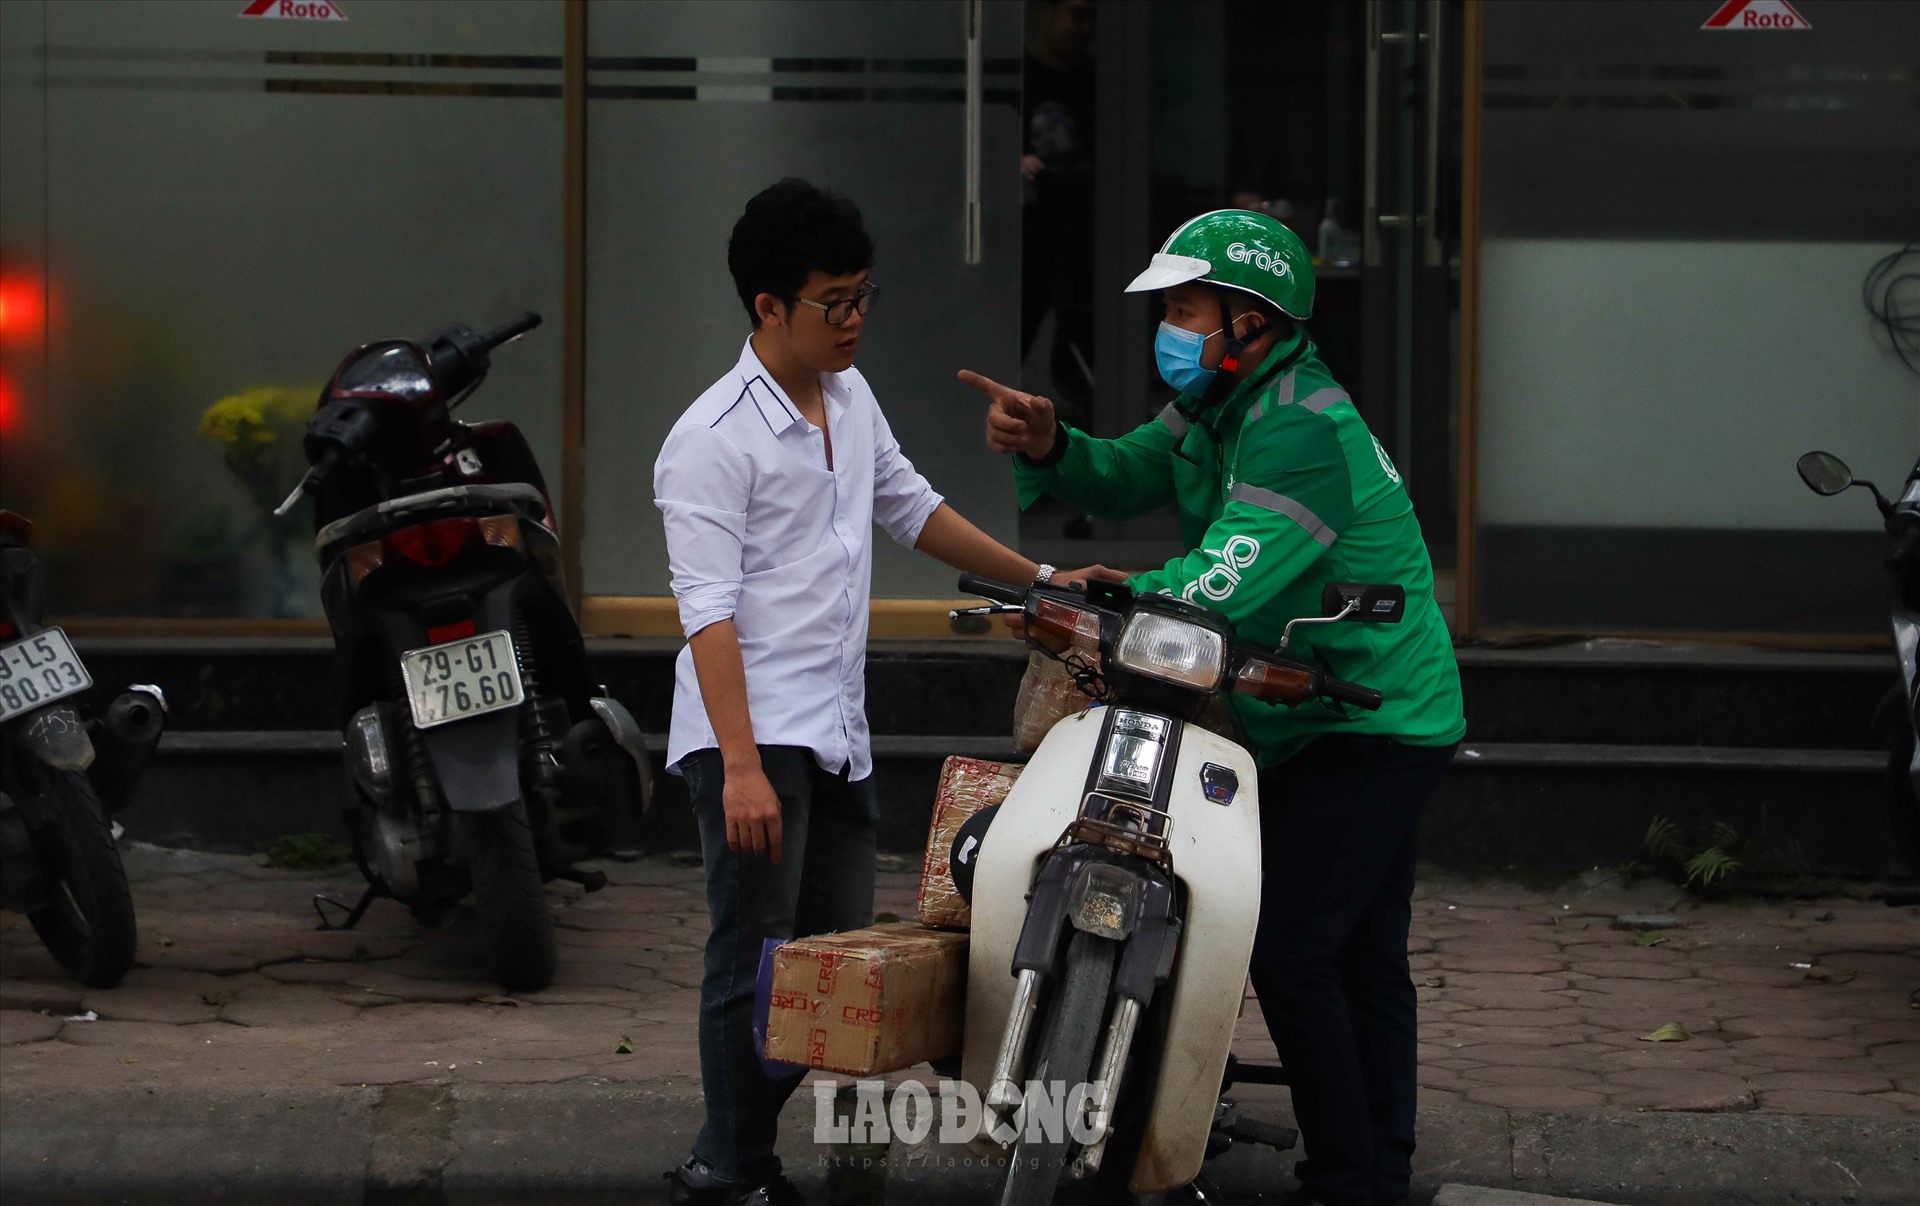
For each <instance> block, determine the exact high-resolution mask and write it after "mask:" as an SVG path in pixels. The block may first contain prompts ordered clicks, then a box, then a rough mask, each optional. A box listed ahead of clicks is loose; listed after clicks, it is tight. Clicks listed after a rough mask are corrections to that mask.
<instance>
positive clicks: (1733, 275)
mask: <svg viewBox="0 0 1920 1206" xmlns="http://www.w3.org/2000/svg"><path fill="white" fill-rule="evenodd" d="M1710 8H1711V6H1708V5H1702V6H1698V8H1696V7H1695V6H1689V5H1683V4H1673V3H1663V2H1646V3H1641V2H1628V0H1623V2H1617V3H1609V4H1582V5H1570V4H1556V5H1543V4H1534V3H1521V2H1518V0H1489V3H1488V4H1487V5H1486V7H1485V30H1486V40H1485V61H1486V68H1485V74H1484V87H1485V96H1484V126H1483V129H1484V147H1483V152H1484V163H1483V176H1482V190H1483V200H1484V205H1483V210H1482V221H1483V236H1482V243H1481V249H1480V266H1481V289H1480V318H1479V323H1480V345H1479V361H1480V371H1479V393H1478V408H1477V415H1478V420H1477V421H1478V425H1479V439H1478V474H1477V483H1478V487H1477V488H1478V518H1479V528H1478V551H1477V557H1476V561H1477V567H1478V577H1477V580H1476V581H1477V592H1476V600H1477V603H1476V607H1477V616H1478V626H1479V627H1482V628H1485V629H1491V630H1502V629H1507V630H1511V629H1529V628H1532V629H1557V630H1585V631H1609V630H1618V631H1664V632H1688V631H1698V632H1722V633H1743V632H1785V633H1792V632H1804V633H1836V632H1861V633H1867V632H1875V631H1879V630H1881V629H1882V627H1883V626H1884V623H1885V611H1884V608H1882V607H1880V606H1879V601H1880V596H1881V593H1882V591H1883V590H1884V582H1883V578H1882V575H1881V574H1880V572H1879V569H1878V555H1877V551H1876V550H1877V547H1878V541H1879V539H1880V536H1879V532H1878V525H1877V524H1875V523H1872V522H1869V517H1863V516H1861V515H1857V514H1854V513H1852V512H1850V511H1848V510H1847V509H1845V508H1840V507H1834V506H1827V505H1822V502H1823V500H1821V499H1819V498H1816V497H1814V496H1813V495H1811V494H1810V493H1808V492H1807V491H1806V489H1805V488H1804V487H1802V486H1801V484H1800V482H1799V481H1798V479H1797V478H1796V477H1795V475H1794V471H1793V464H1794V460H1795V458H1796V457H1797V456H1798V455H1799V454H1800V453H1802V452H1805V451H1807V450H1809V449H1813V448H1824V449H1828V450H1830V451H1833V452H1835V453H1837V454H1839V455H1840V456H1842V457H1843V458H1845V459H1847V460H1848V461H1849V462H1850V463H1851V464H1852V465H1853V466H1854V468H1855V470H1856V471H1857V472H1859V473H1860V474H1861V475H1862V476H1866V477H1872V478H1875V479H1877V480H1882V481H1885V480H1899V479H1901V478H1904V476H1905V473H1906V470H1907V468H1908V467H1909V466H1910V465H1911V464H1912V460H1913V456H1914V454H1915V452H1916V451H1920V378H1917V377H1916V376H1915V375H1914V374H1913V373H1912V372H1911V371H1909V369H1908V368H1907V367H1906V366H1905V365H1904V364H1903V363H1902V362H1901V360H1900V359H1899V357H1898V356H1897V354H1896V352H1895V350H1894V348H1893V347H1892V345H1891V344H1890V343H1889V341H1888V338H1887V334H1886V332H1885V330H1884V329H1883V328H1882V327H1880V326H1879V325H1878V324H1876V323H1875V322H1874V321H1873V320H1872V319H1871V317H1870V316H1869V314H1868V311H1867V309H1866V307H1865V306H1864V305H1863V304H1862V299H1861V293H1862V285H1863V282H1864V281H1865V279H1866V277H1867V276H1868V274H1869V272H1870V271H1871V270H1872V268H1873V267H1874V265H1875V264H1876V263H1877V262H1879V261H1880V260H1881V259H1882V258H1883V257H1885V256H1886V255H1887V254H1889V253H1890V252H1893V251H1897V250H1898V249H1899V248H1900V247H1901V246H1902V245H1903V244H1905V243H1906V242H1907V240H1909V239H1911V238H1913V237H1914V236H1915V235H1916V233H1920V231H1916V229H1915V227H1914V221H1913V219H1914V213H1915V207H1914V200H1913V199H1914V198H1915V197H1920V122H1916V121H1915V120H1914V114H1915V107H1916V104H1917V103H1920V73H1916V71H1915V68H1914V66H1913V63H1912V61H1911V57H1912V56H1911V55H1910V54H1905V53H1904V52H1906V51H1909V50H1910V49H1911V48H1912V47H1914V46H1917V45H1920V8H1916V7H1914V6H1912V5H1895V4H1880V3H1874V2H1872V0H1831V2H1829V3H1823V4H1820V5H1818V6H1817V8H1816V7H1815V6H1812V5H1808V6H1806V8H1807V10H1808V14H1807V15H1808V17H1809V19H1810V20H1811V21H1812V22H1813V28H1812V29H1811V30H1800V31H1793V32H1779V31H1774V32H1744V31H1742V32H1720V31H1714V30H1705V29H1702V28H1701V24H1702V23H1703V22H1704V20H1705V19H1706V17H1707V16H1709V15H1711V14H1710V11H1709V10H1710Z"/></svg>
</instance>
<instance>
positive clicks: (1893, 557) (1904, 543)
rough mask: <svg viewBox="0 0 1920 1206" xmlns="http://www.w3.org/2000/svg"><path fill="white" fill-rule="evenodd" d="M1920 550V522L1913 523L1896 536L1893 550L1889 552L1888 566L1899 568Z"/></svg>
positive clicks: (1894, 568)
mask: <svg viewBox="0 0 1920 1206" xmlns="http://www.w3.org/2000/svg"><path fill="white" fill-rule="evenodd" d="M1916 551H1920V523H1911V524H1908V525H1907V526H1906V528H1905V529H1904V530H1902V531H1901V533H1900V535H1899V536H1897V537H1895V538H1894V541H1893V551H1892V552H1891V553H1888V554H1887V568H1888V569H1890V570H1897V569H1899V568H1900V567H1901V566H1903V565H1905V564H1906V563H1907V562H1908V561H1909V560H1911V559H1912V558H1913V556H1914V553H1915V552H1916Z"/></svg>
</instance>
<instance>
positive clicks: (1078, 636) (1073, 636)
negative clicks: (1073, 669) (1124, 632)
mask: <svg viewBox="0 0 1920 1206" xmlns="http://www.w3.org/2000/svg"><path fill="white" fill-rule="evenodd" d="M1027 627H1028V628H1029V629H1031V630H1032V631H1034V632H1036V633H1040V634H1042V635H1044V636H1048V637H1052V638H1053V641H1049V642H1048V644H1049V645H1050V646H1052V645H1053V643H1054V641H1058V642H1062V644H1060V645H1059V646H1058V647H1055V648H1054V652H1056V653H1064V652H1065V651H1066V650H1067V649H1077V650H1079V651H1080V652H1082V653H1098V652H1099V651H1100V613H1099V612H1096V611H1091V610H1088V609H1086V608H1080V607H1075V606H1073V605H1072V604H1071V603H1062V602H1061V601H1060V600H1058V599H1049V598H1047V597H1045V596H1041V597H1040V598H1038V599H1036V600H1035V601H1034V605H1033V611H1032V612H1031V614H1030V615H1029V616H1028V618H1027Z"/></svg>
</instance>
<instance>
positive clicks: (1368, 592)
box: [1320, 582, 1407, 624]
mask: <svg viewBox="0 0 1920 1206" xmlns="http://www.w3.org/2000/svg"><path fill="white" fill-rule="evenodd" d="M1350 606H1351V607H1352V611H1351V612H1350V613H1349V614H1348V615H1347V617H1346V618H1347V619H1349V620H1358V621H1360V622H1361V623H1364V624H1398V623H1399V622H1400V617H1402V616H1404V615H1406V614H1407V588H1406V587H1404V586H1401V585H1398V584H1397V583H1388V584H1383V583H1375V582H1329V583H1327V588H1326V589H1325V590H1323V591H1321V592H1320V611H1321V614H1323V615H1325V616H1327V617H1328V618H1329V619H1331V618H1333V617H1335V616H1338V615H1340V613H1342V612H1344V611H1347V610H1348V608H1349V607H1350Z"/></svg>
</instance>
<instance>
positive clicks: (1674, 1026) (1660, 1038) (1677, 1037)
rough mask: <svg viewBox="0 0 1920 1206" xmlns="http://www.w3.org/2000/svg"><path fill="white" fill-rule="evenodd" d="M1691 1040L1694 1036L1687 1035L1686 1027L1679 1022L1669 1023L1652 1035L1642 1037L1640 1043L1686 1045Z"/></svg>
mask: <svg viewBox="0 0 1920 1206" xmlns="http://www.w3.org/2000/svg"><path fill="white" fill-rule="evenodd" d="M1691 1038H1693V1036H1692V1035H1691V1034H1688V1033H1687V1028H1686V1027H1685V1026H1682V1025H1681V1024H1680V1023H1678V1022H1668V1023H1667V1024H1666V1025H1664V1026H1662V1027H1660V1029H1658V1030H1656V1031H1654V1032H1653V1033H1652V1034H1643V1035H1641V1036H1640V1041H1641V1042H1643V1043H1684V1042H1687V1041H1688V1040H1690V1039H1691Z"/></svg>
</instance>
